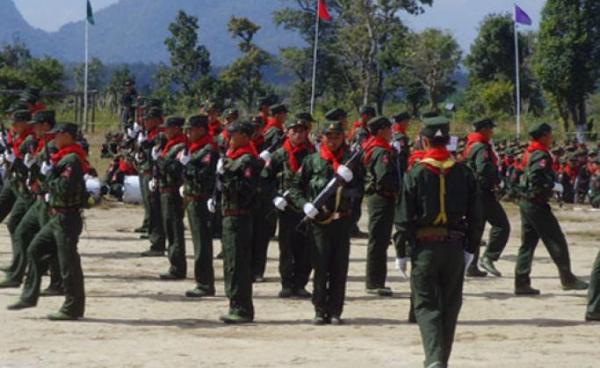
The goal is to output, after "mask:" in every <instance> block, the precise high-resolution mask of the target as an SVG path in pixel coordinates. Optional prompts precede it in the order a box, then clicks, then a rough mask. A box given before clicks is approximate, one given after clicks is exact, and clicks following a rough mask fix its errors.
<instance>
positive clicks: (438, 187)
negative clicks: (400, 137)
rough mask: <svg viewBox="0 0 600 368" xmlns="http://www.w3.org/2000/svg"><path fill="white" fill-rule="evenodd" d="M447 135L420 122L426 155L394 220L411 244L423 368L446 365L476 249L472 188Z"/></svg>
mask: <svg viewBox="0 0 600 368" xmlns="http://www.w3.org/2000/svg"><path fill="white" fill-rule="evenodd" d="M449 130H450V124H449V121H448V120H447V119H446V118H444V117H432V118H427V119H426V120H425V121H424V128H423V130H422V135H423V137H424V138H423V139H424V144H425V146H426V147H427V150H426V151H425V153H424V154H423V158H422V160H421V161H420V162H419V163H417V164H415V166H414V167H413V168H412V170H411V171H410V172H409V173H408V174H407V175H406V177H405V181H404V189H403V199H402V201H401V204H400V206H401V208H400V211H399V219H398V220H399V225H400V226H401V229H402V231H404V232H406V233H407V234H408V236H409V238H410V239H411V240H410V243H411V244H414V249H412V252H411V257H412V265H413V267H412V270H411V288H412V292H413V301H414V307H415V315H416V319H417V323H418V324H419V329H420V331H421V338H422V340H423V348H424V349H425V367H446V366H447V365H448V360H449V358H450V353H451V351H452V344H453V340H454V332H455V328H456V321H457V319H458V314H459V312H460V308H461V304H462V288H463V281H464V272H465V266H468V263H469V262H470V261H472V259H473V252H474V248H475V247H476V245H477V239H476V238H477V226H478V225H477V221H478V217H479V208H478V202H477V199H476V194H475V193H476V182H475V178H474V177H473V174H472V172H471V170H470V169H469V168H467V167H466V166H465V165H463V164H461V163H458V162H456V161H454V160H453V159H452V158H451V156H450V153H449V152H448V150H447V149H446V144H447V143H448V140H449Z"/></svg>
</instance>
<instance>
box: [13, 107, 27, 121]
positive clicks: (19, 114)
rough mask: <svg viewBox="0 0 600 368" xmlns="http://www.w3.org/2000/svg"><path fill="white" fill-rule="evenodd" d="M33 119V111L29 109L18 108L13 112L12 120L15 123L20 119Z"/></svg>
mask: <svg viewBox="0 0 600 368" xmlns="http://www.w3.org/2000/svg"><path fill="white" fill-rule="evenodd" d="M29 120H31V113H30V112H29V110H17V111H15V112H13V114H12V121H13V123H16V122H19V121H27V122H28V121H29Z"/></svg>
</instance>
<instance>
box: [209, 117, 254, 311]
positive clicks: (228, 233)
mask: <svg viewBox="0 0 600 368" xmlns="http://www.w3.org/2000/svg"><path fill="white" fill-rule="evenodd" d="M227 131H228V132H229V136H230V139H229V150H228V151H227V155H226V157H225V158H221V159H219V161H218V162H217V170H216V172H217V175H219V176H220V178H221V183H222V194H221V212H222V217H223V235H222V240H221V242H222V244H223V271H224V274H225V293H226V295H227V297H228V298H229V312H228V313H227V314H226V315H223V316H221V320H222V321H224V322H225V323H248V322H252V321H253V320H254V305H253V304H252V267H251V241H252V218H251V216H252V208H253V206H254V205H255V202H256V194H257V193H256V190H257V184H258V177H259V175H260V171H261V170H262V163H261V162H260V159H259V158H258V154H257V153H256V150H255V149H254V147H253V146H252V145H251V144H250V138H251V136H252V134H253V132H254V127H253V126H252V124H250V123H249V122H245V121H241V122H235V123H233V124H230V125H229V126H228V127H227ZM209 207H212V209H213V210H214V203H212V204H211V202H209Z"/></svg>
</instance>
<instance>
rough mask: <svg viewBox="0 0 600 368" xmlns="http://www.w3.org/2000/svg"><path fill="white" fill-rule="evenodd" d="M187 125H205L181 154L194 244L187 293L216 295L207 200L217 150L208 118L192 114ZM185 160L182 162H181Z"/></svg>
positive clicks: (213, 178) (211, 191) (213, 173)
mask: <svg viewBox="0 0 600 368" xmlns="http://www.w3.org/2000/svg"><path fill="white" fill-rule="evenodd" d="M187 127H188V128H195V127H204V128H205V129H206V135H205V136H203V137H202V138H200V139H199V140H198V141H195V142H193V141H190V142H189V153H188V155H187V156H189V158H187V159H183V156H182V157H180V162H181V163H182V165H183V166H184V169H183V177H184V180H185V183H184V189H183V194H184V203H186V204H187V206H186V208H187V215H188V221H189V223H190V230H191V232H192V242H193V243H194V279H195V280H196V287H195V289H194V290H191V291H188V292H186V296H188V297H202V296H211V295H214V294H215V271H214V267H213V242H212V235H213V229H212V225H213V216H212V214H211V213H210V212H209V210H208V208H207V206H206V202H207V200H208V199H209V198H210V197H211V195H212V194H213V191H214V186H215V169H216V165H217V161H218V159H219V153H218V149H217V146H216V143H215V142H214V137H213V136H212V135H211V134H210V133H209V132H208V117H207V116H206V115H195V116H192V117H190V118H189V119H188V125H187ZM182 159H183V160H185V161H187V162H185V161H182Z"/></svg>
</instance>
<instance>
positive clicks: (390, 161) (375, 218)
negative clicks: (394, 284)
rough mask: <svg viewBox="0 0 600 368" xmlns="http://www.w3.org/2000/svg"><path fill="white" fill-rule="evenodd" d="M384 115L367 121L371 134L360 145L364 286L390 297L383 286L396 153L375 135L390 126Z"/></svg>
mask: <svg viewBox="0 0 600 368" xmlns="http://www.w3.org/2000/svg"><path fill="white" fill-rule="evenodd" d="M390 127H391V122H390V121H389V120H388V119H387V118H384V117H376V118H373V119H371V120H370V121H369V131H371V132H372V133H373V136H372V137H371V138H369V139H368V140H367V141H365V142H364V144H363V149H364V151H365V157H364V161H363V162H364V167H365V171H366V180H365V182H366V185H365V192H366V194H367V205H368V209H369V242H368V247H367V270H366V276H367V277H366V288H367V292H368V293H370V294H376V295H380V296H391V294H392V291H391V289H390V288H387V287H386V286H385V280H386V277H387V249H388V246H389V244H390V240H391V233H392V227H393V224H394V211H395V205H396V197H397V195H398V187H399V182H398V172H397V167H396V153H395V152H394V150H393V148H392V147H391V146H390V144H389V142H388V141H386V140H385V139H383V138H381V137H378V136H376V135H377V132H378V131H379V130H382V129H386V128H390Z"/></svg>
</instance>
